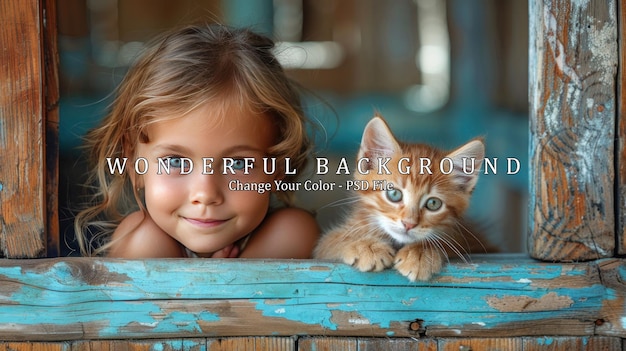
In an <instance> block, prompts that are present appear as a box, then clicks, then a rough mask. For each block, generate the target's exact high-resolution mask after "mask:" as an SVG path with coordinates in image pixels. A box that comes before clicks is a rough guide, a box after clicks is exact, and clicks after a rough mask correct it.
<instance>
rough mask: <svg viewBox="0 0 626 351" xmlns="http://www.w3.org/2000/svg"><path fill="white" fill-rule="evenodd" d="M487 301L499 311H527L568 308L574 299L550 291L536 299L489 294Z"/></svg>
mask: <svg viewBox="0 0 626 351" xmlns="http://www.w3.org/2000/svg"><path fill="white" fill-rule="evenodd" d="M487 303H488V304H489V306H491V307H493V308H494V309H496V310H498V311H500V312H527V311H554V310H560V309H564V308H569V307H571V306H572V305H573V304H574V301H573V300H572V298H571V297H569V296H559V295H557V294H556V293H554V292H551V293H548V294H546V295H543V296H542V297H540V298H538V299H537V298H533V297H530V296H502V297H496V296H490V297H488V298H487Z"/></svg>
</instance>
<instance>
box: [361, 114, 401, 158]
mask: <svg viewBox="0 0 626 351" xmlns="http://www.w3.org/2000/svg"><path fill="white" fill-rule="evenodd" d="M399 151H400V145H399V144H398V142H397V141H396V138H394V136H393V134H392V133H391V130H389V127H388V126H387V123H385V121H384V120H383V119H382V118H380V117H379V116H376V117H374V118H372V119H371V120H370V121H369V123H367V125H366V126H365V130H363V138H362V139H361V148H360V149H359V155H358V159H361V158H369V159H370V160H375V159H377V158H379V157H382V158H385V157H392V156H393V155H394V154H395V153H397V152H399ZM370 164H372V163H370Z"/></svg>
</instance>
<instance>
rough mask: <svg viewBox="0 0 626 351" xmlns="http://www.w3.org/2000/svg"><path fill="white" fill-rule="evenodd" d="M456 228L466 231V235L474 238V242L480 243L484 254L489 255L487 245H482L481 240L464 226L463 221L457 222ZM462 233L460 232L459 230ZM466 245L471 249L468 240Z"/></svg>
mask: <svg viewBox="0 0 626 351" xmlns="http://www.w3.org/2000/svg"><path fill="white" fill-rule="evenodd" d="M456 227H457V228H459V227H460V228H461V229H463V230H464V231H465V233H467V234H469V235H471V236H472V238H474V240H476V242H478V244H480V247H482V249H483V252H484V253H487V248H486V247H485V245H484V244H483V243H482V241H480V239H479V238H478V236H476V235H474V233H472V231H471V230H469V229H468V228H467V227H466V226H464V225H463V223H462V222H461V221H458V220H457V221H456ZM459 231H460V230H459ZM463 237H464V238H465V235H463ZM465 243H466V244H467V246H468V247H469V246H470V245H469V242H468V241H467V239H465Z"/></svg>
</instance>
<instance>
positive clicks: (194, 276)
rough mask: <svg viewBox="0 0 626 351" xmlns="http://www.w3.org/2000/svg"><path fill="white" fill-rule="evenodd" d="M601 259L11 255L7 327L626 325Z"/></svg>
mask: <svg viewBox="0 0 626 351" xmlns="http://www.w3.org/2000/svg"><path fill="white" fill-rule="evenodd" d="M601 262H602V267H603V268H601V267H599V266H598V263H595V262H592V263H576V264H575V263H571V264H549V263H540V262H537V261H533V260H530V259H527V258H523V257H522V256H513V257H509V256H485V257H476V258H475V260H474V264H471V265H467V264H462V263H454V264H451V265H449V266H448V267H446V269H445V270H444V271H443V273H442V274H441V275H439V276H437V277H436V278H435V279H434V280H432V281H429V282H425V283H411V282H409V281H407V280H406V278H404V277H403V276H401V275H399V274H398V273H396V272H395V271H392V270H389V271H385V272H381V273H362V272H358V271H355V270H354V269H353V268H351V267H349V266H346V265H343V264H332V263H326V262H321V261H309V260H302V261H297V260H277V261H258V260H243V259H242V260H236V261H235V260H189V259H169V260H141V261H139V260H137V261H134V260H131V261H126V260H110V259H90V258H68V259H43V260H28V261H16V260H2V261H0V339H2V340H24V339H27V340H47V341H49V340H81V339H94V340H95V339H128V338H150V337H154V336H157V335H158V336H159V337H164V338H198V337H206V338H211V337H229V336H293V335H325V336H367V337H372V336H376V337H416V338H417V337H441V336H450V337H458V336H481V337H494V336H506V337H513V336H526V335H570V336H592V335H596V334H601V335H610V336H620V337H624V336H626V330H625V326H624V320H623V319H622V318H621V316H624V315H626V307H624V305H625V302H624V294H625V291H626V289H623V285H620V284H623V283H622V282H623V281H624V278H626V273H625V272H626V268H625V267H626V264H625V263H624V261H620V260H616V259H612V260H604V261H601ZM601 273H602V274H604V273H606V277H604V276H601ZM603 281H607V282H611V281H613V282H614V283H611V284H613V285H611V286H608V287H607V286H604V285H603V284H602V282H603ZM599 325H600V327H599Z"/></svg>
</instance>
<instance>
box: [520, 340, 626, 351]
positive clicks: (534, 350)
mask: <svg viewBox="0 0 626 351" xmlns="http://www.w3.org/2000/svg"><path fill="white" fill-rule="evenodd" d="M523 350H524V351H552V350H555V351H556V350H564V351H598V350H602V351H622V341H621V340H620V338H609V337H591V338H563V337H540V338H524V340H523Z"/></svg>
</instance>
